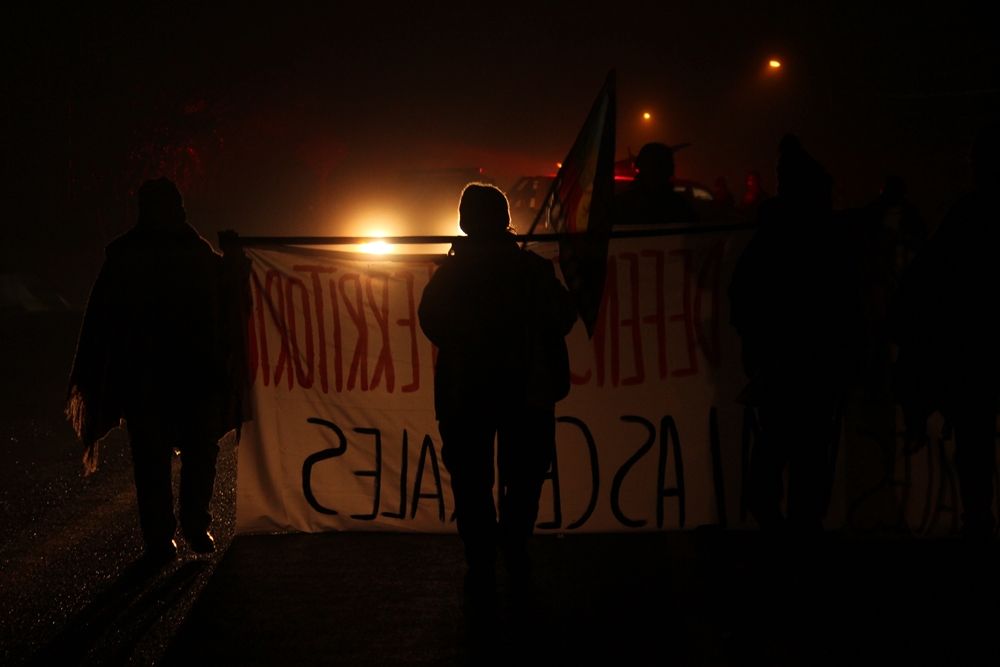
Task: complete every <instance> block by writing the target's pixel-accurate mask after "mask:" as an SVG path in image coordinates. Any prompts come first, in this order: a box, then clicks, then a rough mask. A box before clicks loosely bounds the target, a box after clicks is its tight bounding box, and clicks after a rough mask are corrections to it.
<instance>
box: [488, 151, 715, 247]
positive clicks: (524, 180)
mask: <svg viewBox="0 0 1000 667" xmlns="http://www.w3.org/2000/svg"><path fill="white" fill-rule="evenodd" d="M636 173H637V172H636V170H635V166H634V164H633V158H631V157H629V158H626V159H624V160H618V161H617V162H615V194H616V195H617V194H619V193H621V192H624V191H625V190H627V189H628V187H629V185H630V184H631V183H632V181H633V180H635V175H636ZM555 178H556V174H545V175H543V176H523V177H521V178H519V179H518V180H517V181H516V182H515V183H514V185H512V186H511V188H510V190H508V191H507V201H509V202H510V219H511V224H512V225H513V227H514V229H515V231H516V232H517V233H518V234H526V233H527V232H528V230H529V229H530V228H531V223H533V222H534V221H535V217H536V216H537V215H538V211H539V210H540V209H541V206H542V203H543V201H544V200H545V196H546V195H547V194H548V193H549V188H550V187H552V182H553V181H554V180H555ZM673 182H674V191H676V192H679V193H681V194H683V195H684V196H685V197H686V198H687V199H688V200H689V201H690V202H691V206H692V207H694V210H695V212H696V213H698V215H699V216H700V217H701V219H702V220H709V219H711V218H712V217H713V216H714V212H713V211H712V190H711V189H710V188H709V187H708V186H706V185H704V184H703V183H699V182H698V181H692V180H688V179H683V178H674V179H673ZM545 224H546V222H545V220H542V221H541V222H539V223H538V227H536V228H535V232H539V233H540V232H547V231H551V230H549V229H547V228H546V227H545Z"/></svg>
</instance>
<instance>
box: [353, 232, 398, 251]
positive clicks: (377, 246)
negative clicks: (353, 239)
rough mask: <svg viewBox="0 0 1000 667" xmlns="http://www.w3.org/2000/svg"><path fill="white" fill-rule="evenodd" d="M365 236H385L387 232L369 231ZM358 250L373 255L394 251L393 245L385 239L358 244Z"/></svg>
mask: <svg viewBox="0 0 1000 667" xmlns="http://www.w3.org/2000/svg"><path fill="white" fill-rule="evenodd" d="M364 236H385V232H381V231H379V232H368V233H367V234H364ZM358 250H360V251H361V252H367V253H370V254H372V255H385V254H387V253H390V252H392V246H391V245H389V244H388V243H386V242H385V241H369V242H368V243H361V244H359V245H358Z"/></svg>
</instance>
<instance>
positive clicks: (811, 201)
mask: <svg viewBox="0 0 1000 667" xmlns="http://www.w3.org/2000/svg"><path fill="white" fill-rule="evenodd" d="M778 152H779V153H780V157H779V158H778V169H777V172H778V196H780V197H783V198H784V199H785V200H787V201H791V202H793V203H795V204H798V205H804V206H808V207H823V208H829V207H830V206H831V205H832V200H833V177H831V176H830V174H828V173H827V171H826V169H824V168H823V166H822V165H821V164H820V163H819V162H817V161H816V160H815V159H813V157H812V156H811V155H809V153H807V152H805V150H804V149H803V148H802V144H801V143H800V142H799V138H798V137H796V136H795V135H794V134H786V135H785V136H784V137H783V138H782V139H781V143H780V144H779V145H778Z"/></svg>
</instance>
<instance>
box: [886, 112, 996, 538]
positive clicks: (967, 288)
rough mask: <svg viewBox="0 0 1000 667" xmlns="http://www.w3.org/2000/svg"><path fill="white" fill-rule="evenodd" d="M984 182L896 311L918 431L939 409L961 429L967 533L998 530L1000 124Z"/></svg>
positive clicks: (980, 147)
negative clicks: (995, 502)
mask: <svg viewBox="0 0 1000 667" xmlns="http://www.w3.org/2000/svg"><path fill="white" fill-rule="evenodd" d="M972 168H973V174H974V177H975V183H976V187H975V190H973V192H972V193H971V194H969V195H967V196H965V197H963V198H961V199H959V200H958V201H957V202H955V204H954V205H953V206H952V207H951V209H950V210H949V211H948V214H947V216H945V219H944V220H943V221H942V222H941V225H940V226H939V227H938V229H937V231H936V232H935V233H934V236H933V237H932V238H931V239H930V240H929V241H928V242H927V244H926V245H925V246H924V247H923V248H922V249H921V250H920V251H919V252H918V253H917V255H916V257H915V258H914V259H913V261H912V262H911V263H910V265H909V266H908V267H907V268H906V270H905V271H904V272H903V277H902V280H901V283H900V286H899V288H898V290H897V292H896V297H895V299H894V300H893V303H892V306H891V312H890V326H891V331H892V335H893V338H894V340H895V342H897V343H898V344H899V348H900V349H899V358H898V361H897V365H896V369H895V374H894V378H893V385H894V393H895V394H896V398H897V400H898V401H899V402H900V404H901V405H902V407H903V412H904V415H905V416H906V421H907V431H908V437H909V439H910V441H911V443H912V442H916V443H920V442H922V440H923V433H924V432H925V431H926V425H927V417H928V416H929V415H930V414H931V413H932V412H933V411H935V410H939V411H940V412H941V413H942V415H944V418H945V420H946V421H947V422H948V423H950V424H951V425H952V426H953V427H954V429H955V468H956V471H957V472H958V481H959V490H960V493H961V497H962V507H963V512H962V535H963V537H965V538H967V539H969V540H973V541H987V540H992V538H993V529H994V526H995V525H996V519H995V517H994V516H993V511H992V502H993V477H994V474H995V470H996V419H997V399H998V397H1000V335H998V334H1000V212H998V211H1000V208H998V201H1000V126H998V125H996V124H994V125H990V126H988V127H986V128H984V129H983V130H982V131H981V132H980V133H979V135H978V136H977V138H976V141H975V143H974V145H973V150H972Z"/></svg>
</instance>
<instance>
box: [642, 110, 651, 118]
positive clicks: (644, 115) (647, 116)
mask: <svg viewBox="0 0 1000 667" xmlns="http://www.w3.org/2000/svg"><path fill="white" fill-rule="evenodd" d="M642 117H643V118H645V119H646V120H649V119H650V115H649V112H648V111H647V112H646V113H644V114H642Z"/></svg>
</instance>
